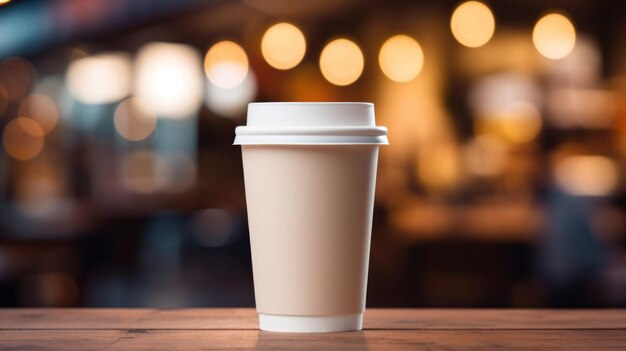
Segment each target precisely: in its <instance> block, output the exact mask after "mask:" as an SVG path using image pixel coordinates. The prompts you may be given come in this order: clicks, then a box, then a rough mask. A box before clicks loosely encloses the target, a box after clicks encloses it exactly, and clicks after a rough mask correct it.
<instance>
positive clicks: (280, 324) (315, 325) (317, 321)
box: [259, 313, 363, 333]
mask: <svg viewBox="0 0 626 351" xmlns="http://www.w3.org/2000/svg"><path fill="white" fill-rule="evenodd" d="M259 327H260V329H261V330H265V331H272V332H284V333H328V332H342V331H355V330H361V329H363V313H356V314H345V315H340V316H283V315H276V314H263V313H259Z"/></svg>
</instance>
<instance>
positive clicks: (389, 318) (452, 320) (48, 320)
mask: <svg viewBox="0 0 626 351" xmlns="http://www.w3.org/2000/svg"><path fill="white" fill-rule="evenodd" d="M257 328H258V321H257V317H256V312H255V311H254V310H253V309H248V308H238V309H225V308H206V309H32V308H25V309H0V330H11V329H85V330H89V329H111V330H115V329H205V330H209V329H213V330H220V329H222V330H229V329H230V330H233V329H237V330H256V329H257ZM365 328H366V329H399V330H402V329H404V330H411V329H419V330H433V329H442V330H443V329H461V330H462V329H626V310H615V309H613V310H611V309H606V310H527V309H506V310H500V309H490V310H477V309H368V310H367V312H366V315H365Z"/></svg>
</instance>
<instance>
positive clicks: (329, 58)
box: [320, 39, 364, 86]
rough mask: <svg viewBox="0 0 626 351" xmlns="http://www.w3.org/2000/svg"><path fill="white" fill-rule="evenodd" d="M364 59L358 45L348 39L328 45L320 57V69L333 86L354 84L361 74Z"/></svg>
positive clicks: (336, 40)
mask: <svg viewBox="0 0 626 351" xmlns="http://www.w3.org/2000/svg"><path fill="white" fill-rule="evenodd" d="M363 66H364V58H363V53H362V52H361V49H360V48H359V46H358V45H356V44H355V43H354V42H352V41H350V40H348V39H335V40H333V41H331V42H330V43H328V44H327V45H326V46H325V47H324V49H323V50H322V54H321V55H320V69H321V71H322V75H324V78H326V80H328V81H329V82H331V83H332V84H334V85H339V86H345V85H350V84H352V83H354V82H355V81H356V80H357V79H359V77H360V76H361V73H363Z"/></svg>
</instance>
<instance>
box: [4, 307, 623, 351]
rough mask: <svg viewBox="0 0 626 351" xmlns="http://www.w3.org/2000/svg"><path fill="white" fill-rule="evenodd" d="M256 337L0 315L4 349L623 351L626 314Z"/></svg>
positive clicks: (438, 321)
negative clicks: (489, 350)
mask: <svg viewBox="0 0 626 351" xmlns="http://www.w3.org/2000/svg"><path fill="white" fill-rule="evenodd" d="M257 328H258V322H257V315H256V313H255V311H254V310H253V309H224V308H220V309H31V308H28V309H0V350H16V349H19V350H48V349H50V350H87V349H89V350H102V349H106V350H135V349H147V350H196V349H222V350H223V349H267V350H293V349H305V350H326V349H328V350H365V349H367V350H415V349H419V350H439V349H444V350H451V349H477V350H486V349H505V350H509V349H532V350H557V349H558V350H626V310H521V309H509V310H494V309H489V310H474V309H461V310H455V309H368V310H367V312H366V314H365V325H364V330H363V331H362V332H347V333H326V334H284V333H271V332H263V331H259V330H258V329H257Z"/></svg>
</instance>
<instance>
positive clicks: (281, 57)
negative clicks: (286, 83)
mask: <svg viewBox="0 0 626 351" xmlns="http://www.w3.org/2000/svg"><path fill="white" fill-rule="evenodd" d="M305 52H306V40H305V38H304V34H302V31H300V29H298V27H296V26H294V25H293V24H290V23H285V22H283V23H278V24H275V25H273V26H271V27H270V28H269V29H268V30H267V31H266V32H265V34H264V35H263V39H262V40H261V53H262V54H263V58H264V59H265V61H267V63H268V64H269V65H270V66H272V67H274V68H277V69H283V70H285V69H290V68H293V67H295V66H296V65H297V64H298V63H300V61H302V58H303V57H304V54H305Z"/></svg>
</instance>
